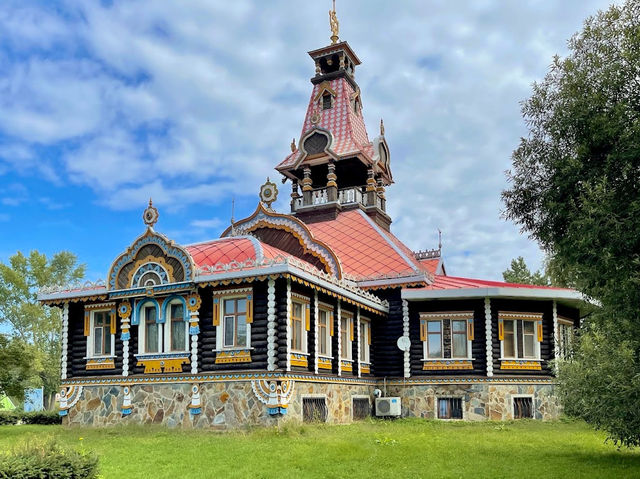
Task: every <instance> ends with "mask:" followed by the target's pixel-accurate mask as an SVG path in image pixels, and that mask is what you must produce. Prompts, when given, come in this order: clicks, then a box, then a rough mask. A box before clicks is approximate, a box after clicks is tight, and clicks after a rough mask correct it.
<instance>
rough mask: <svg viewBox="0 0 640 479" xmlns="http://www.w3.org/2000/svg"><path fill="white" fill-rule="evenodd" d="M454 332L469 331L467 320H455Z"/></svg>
mask: <svg viewBox="0 0 640 479" xmlns="http://www.w3.org/2000/svg"><path fill="white" fill-rule="evenodd" d="M453 332H454V333H466V332H467V322H466V321H453Z"/></svg>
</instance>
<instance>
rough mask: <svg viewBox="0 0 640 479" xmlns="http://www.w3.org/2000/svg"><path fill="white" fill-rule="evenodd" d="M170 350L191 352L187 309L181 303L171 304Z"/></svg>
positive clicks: (169, 319) (174, 302)
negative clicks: (186, 316)
mask: <svg viewBox="0 0 640 479" xmlns="http://www.w3.org/2000/svg"><path fill="white" fill-rule="evenodd" d="M168 322H169V324H170V328H169V337H170V339H169V342H170V345H169V348H170V350H171V351H188V350H189V322H188V321H186V318H185V308H184V304H183V303H182V302H181V301H173V302H171V304H169V318H168Z"/></svg>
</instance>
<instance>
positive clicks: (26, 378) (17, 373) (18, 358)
mask: <svg viewBox="0 0 640 479" xmlns="http://www.w3.org/2000/svg"><path fill="white" fill-rule="evenodd" d="M34 356H35V354H34V351H33V346H31V345H29V344H27V343H25V342H24V341H22V340H21V339H18V338H14V339H10V338H9V337H7V336H5V335H4V334H0V365H1V367H0V395H2V394H5V395H7V396H12V397H15V398H18V399H20V400H23V399H24V390H25V387H27V386H30V385H34V384H33V380H34V376H36V369H37V366H36V364H35V363H34V361H33V358H34Z"/></svg>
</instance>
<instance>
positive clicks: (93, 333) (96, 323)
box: [85, 309, 115, 358]
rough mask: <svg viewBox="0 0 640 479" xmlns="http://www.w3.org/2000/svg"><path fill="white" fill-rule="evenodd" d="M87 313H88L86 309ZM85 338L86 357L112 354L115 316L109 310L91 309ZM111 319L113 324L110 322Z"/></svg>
mask: <svg viewBox="0 0 640 479" xmlns="http://www.w3.org/2000/svg"><path fill="white" fill-rule="evenodd" d="M87 313H89V312H88V311H87ZM87 319H89V321H90V324H89V328H88V329H89V331H88V333H89V334H88V336H89V337H88V338H87V357H90V358H91V357H102V356H113V355H114V349H115V334H114V333H115V316H114V315H112V313H111V310H109V309H105V310H96V311H91V313H90V316H89V317H88V318H86V319H85V321H86V320H87ZM112 321H113V324H112Z"/></svg>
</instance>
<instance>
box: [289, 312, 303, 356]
mask: <svg viewBox="0 0 640 479" xmlns="http://www.w3.org/2000/svg"><path fill="white" fill-rule="evenodd" d="M305 306H306V305H304V304H302V303H299V302H297V301H294V302H292V303H291V350H292V351H296V352H299V353H306V352H307V351H306V348H305V346H306V345H305V343H306V341H305V339H306V336H307V334H306V330H305V327H304V310H305V309H306V308H305Z"/></svg>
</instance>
